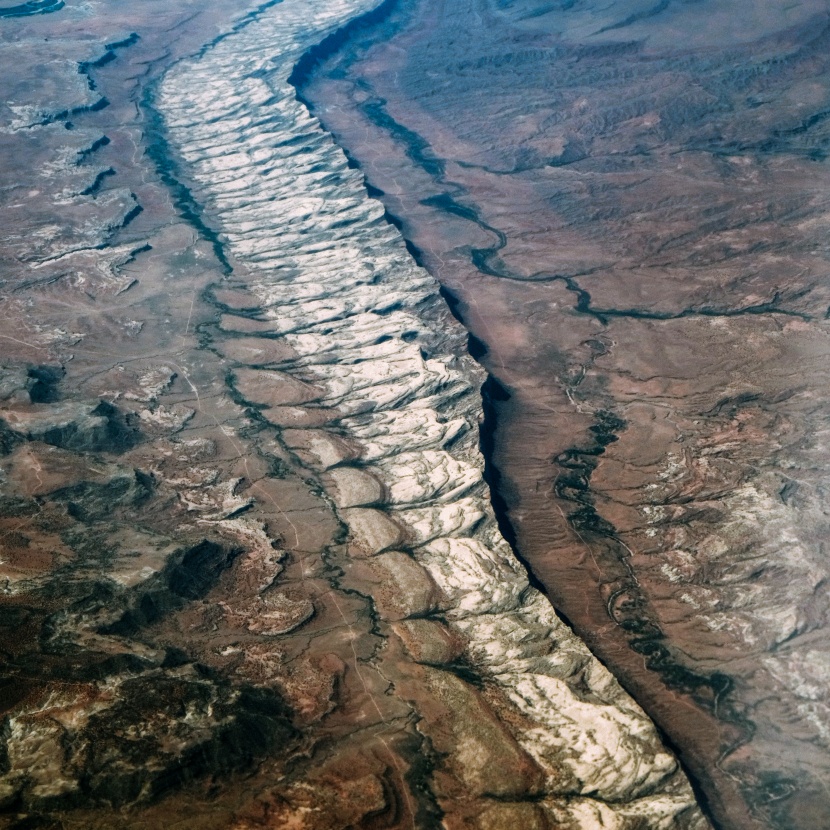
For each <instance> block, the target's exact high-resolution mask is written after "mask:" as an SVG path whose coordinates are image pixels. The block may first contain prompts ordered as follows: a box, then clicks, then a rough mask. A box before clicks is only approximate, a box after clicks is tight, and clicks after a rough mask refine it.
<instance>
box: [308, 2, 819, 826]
mask: <svg viewBox="0 0 830 830" xmlns="http://www.w3.org/2000/svg"><path fill="white" fill-rule="evenodd" d="M829 23H830V21H828V16H827V8H826V4H824V3H820V2H811V1H810V0H807V1H805V2H797V3H789V2H787V3H784V2H781V3H778V2H771V3H764V4H759V3H756V2H749V0H747V2H737V3H722V2H717V0H704V2H696V3H684V2H679V0H678V1H677V2H660V3H652V2H640V0H630V1H629V2H618V3H610V4H609V3H594V2H579V3H573V2H555V3H542V2H536V0H519V1H518V2H512V3H507V2H500V1H499V0H458V2H453V3H449V2H446V3H442V2H421V0H401V2H399V3H397V4H390V5H389V6H388V7H387V14H386V15H385V16H384V17H383V19H379V20H377V21H375V25H374V27H372V28H367V29H366V30H365V31H363V32H357V33H354V35H353V36H352V37H351V38H350V39H349V40H348V41H346V42H344V43H342V44H340V51H339V52H337V53H333V52H332V53H331V54H330V55H329V57H330V58H331V62H330V63H329V64H328V65H326V66H325V67H324V68H323V69H322V70H321V71H320V72H319V73H318V74H317V75H316V76H314V77H309V78H308V79H307V80H308V81H309V83H307V84H306V87H305V88H304V91H303V95H304V96H305V97H306V98H307V99H308V100H311V101H313V104H314V111H315V112H316V113H317V114H318V115H319V117H320V118H321V119H322V121H323V122H324V124H325V125H326V126H327V128H329V129H331V130H332V131H333V133H334V135H335V136H336V139H337V141H338V142H339V143H340V144H342V145H343V146H344V147H345V148H346V149H347V151H348V152H349V153H350V156H351V157H352V158H353V160H354V162H355V163H356V164H357V165H359V167H360V168H361V169H362V170H363V171H364V172H365V174H366V176H367V179H368V181H369V183H370V185H371V186H372V187H373V188H374V190H373V191H372V192H373V193H374V194H375V195H377V196H379V197H380V198H382V199H383V201H384V203H385V204H386V206H387V209H388V211H389V212H390V214H391V215H392V216H393V217H394V219H395V221H396V222H397V223H398V225H399V226H400V227H401V228H402V230H403V233H404V235H405V236H406V237H407V239H408V240H409V242H410V245H411V247H412V249H413V250H416V251H417V252H419V256H420V258H421V261H422V262H423V263H424V264H426V265H427V266H428V267H429V269H430V270H431V271H432V273H434V274H435V275H436V276H437V277H438V278H439V279H440V281H441V282H442V283H443V285H444V286H445V290H446V293H447V295H448V297H449V299H450V301H451V302H452V303H453V305H454V307H455V309H456V312H457V313H458V314H459V315H460V316H461V317H462V318H463V320H464V322H465V324H466V325H467V326H469V328H470V329H471V330H472V332H473V334H474V340H473V341H472V344H473V350H474V352H475V354H476V355H477V356H478V357H479V358H480V360H481V361H482V363H483V364H484V366H485V367H486V369H487V371H488V372H489V373H490V375H491V378H492V379H491V381H489V382H488V384H487V386H486V388H485V389H486V392H487V401H486V403H487V406H488V411H489V413H490V417H489V419H488V430H487V433H486V436H485V437H486V438H487V440H488V441H489V442H490V443H489V447H490V450H489V452H490V457H491V460H492V462H493V468H492V480H493V482H494V483H495V484H496V485H497V496H498V498H499V499H500V505H501V509H502V510H503V512H504V516H505V518H506V519H508V520H509V525H510V528H511V529H512V532H513V533H514V534H515V541H516V546H517V550H518V551H519V553H520V554H521V556H522V557H523V558H524V559H525V560H526V561H527V562H528V563H529V566H530V568H531V570H532V572H533V573H534V574H535V575H536V577H537V578H538V579H539V580H540V582H541V583H542V584H543V586H544V589H545V591H546V593H547V594H548V595H549V596H550V597H551V599H552V600H553V602H554V605H555V606H556V607H557V609H559V610H561V611H562V612H563V613H564V614H565V615H566V616H567V618H568V619H569V620H570V621H571V622H572V623H573V625H574V626H575V628H576V630H577V631H578V632H579V633H580V634H581V635H582V636H583V637H584V638H585V639H586V640H587V641H588V643H589V645H590V646H591V648H592V649H593V650H594V651H595V652H596V653H597V654H599V655H600V656H601V657H602V659H603V660H604V661H605V662H606V664H607V665H608V666H609V667H611V668H612V670H613V671H614V672H615V673H616V674H617V676H618V677H619V678H621V680H622V681H623V683H624V684H625V685H626V687H627V688H628V689H629V690H630V691H631V692H632V693H633V694H634V696H635V697H636V698H637V699H638V701H639V702H640V703H641V704H642V705H643V706H644V707H645V708H646V710H647V711H648V712H649V713H650V714H651V716H652V717H653V718H654V719H655V720H656V721H657V722H658V723H659V725H660V726H661V727H662V728H663V730H664V731H665V733H666V734H667V735H668V736H669V737H670V738H671V740H672V742H673V743H674V745H675V746H677V747H678V748H679V751H680V754H681V757H682V758H683V759H685V761H686V763H687V765H688V768H689V769H690V771H691V772H692V773H693V776H694V777H695V778H696V780H697V782H698V783H699V785H700V787H701V788H702V789H703V790H704V791H705V793H706V797H707V800H708V803H709V807H710V809H711V812H712V814H713V816H714V818H715V820H716V823H717V824H718V826H720V827H723V828H781V830H795V829H796V828H814V827H817V826H822V825H823V824H824V823H826V821H827V816H828V815H830V800H828V790H827V781H828V780H830V744H829V743H828V736H830V732H828V725H830V708H829V707H830V697H828V692H827V688H828V686H827V679H828V677H830V652H828V646H827V625H828V594H827V585H828V577H829V576H830V569H828V563H827V557H826V551H825V539H826V536H827V531H828V524H827V512H826V492H827V488H826V477H827V465H828V455H827V442H826V439H825V435H826V431H827V422H828V421H827V384H828V371H827V365H828V363H827V356H828V348H830V340H828V333H829V332H828V326H830V324H829V323H828V319H827V318H828V305H829V304H830V289H829V288H828V283H827V269H828V246H827V226H828V209H827V192H828V185H829V184H830V181H829V180H828V176H829V175H830V174H828V167H827V162H826V159H827V152H828V150H827V148H828V144H829V143H830V133H828V124H830V120H828V112H830V71H829V70H830V68H829V67H828V59H827V54H828V49H827V46H828V38H830V26H829V25H828V24H829Z"/></svg>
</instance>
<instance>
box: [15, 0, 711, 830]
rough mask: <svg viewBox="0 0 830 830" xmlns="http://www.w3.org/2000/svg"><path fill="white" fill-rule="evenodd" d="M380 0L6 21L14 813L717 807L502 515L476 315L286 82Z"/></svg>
mask: <svg viewBox="0 0 830 830" xmlns="http://www.w3.org/2000/svg"><path fill="white" fill-rule="evenodd" d="M375 6H376V4H375V3H374V2H367V0H348V2H345V1H343V0H340V2H323V0H313V2H300V0H284V2H282V3H266V4H263V5H261V6H259V7H257V8H251V9H249V10H247V11H245V12H244V13H243V11H242V10H241V9H240V8H239V7H238V4H232V3H229V2H228V3H224V2H221V0H217V2H210V3H199V4H195V3H192V4H191V3H177V4H173V5H172V6H171V5H170V4H161V3H155V2H152V0H150V2H146V3H143V4H141V5H140V6H136V4H126V3H119V2H107V3H104V2H89V3H72V2H67V3H66V5H62V4H60V3H40V4H33V5H30V6H28V7H27V8H28V9H29V11H31V12H32V13H31V14H25V15H21V14H18V13H17V11H15V12H14V13H10V14H9V15H7V16H5V17H3V19H2V21H0V34H1V35H2V40H0V60H2V61H3V65H4V67H6V68H7V75H6V78H7V80H6V84H7V94H6V103H5V105H4V114H3V126H2V132H0V141H2V143H3V148H4V151H5V152H4V159H5V163H4V164H3V166H2V170H0V176H2V179H3V180H2V191H1V192H2V194H3V195H2V200H3V201H2V205H0V210H2V213H3V227H4V245H3V250H2V261H0V268H2V276H1V277H0V278H2V281H3V282H2V285H3V291H2V323H0V342H2V376H1V377H0V398H2V409H0V418H1V419H2V420H0V452H2V457H0V462H2V465H1V466H2V478H0V508H1V512H0V533H1V534H2V537H0V544H2V559H1V560H0V628H2V639H0V652H2V683H0V702H2V709H3V714H2V716H3V720H2V727H0V826H3V827H8V828H14V830H22V829H23V828H37V827H43V828H66V829H67V830H69V828H108V829H109V828H122V827H123V828H162V827H165V828H167V827H171V826H172V827H180V828H200V830H202V829H206V828H232V829H233V830H249V829H250V828H268V827H270V828H304V829H307V830H329V828H344V830H345V828H347V827H361V828H363V827H365V828H433V827H446V828H448V829H449V830H454V828H459V829H460V828H482V829H483V830H500V828H514V827H517V826H519V827H522V828H539V829H540V830H546V829H547V828H574V830H577V829H579V830H582V828H592V827H597V828H598V827H605V828H617V830H635V828H642V827H648V828H665V829H666V830H669V828H688V830H703V828H706V827H708V826H709V824H708V821H707V819H706V818H704V816H703V814H702V813H701V811H700V809H699V807H698V805H697V804H696V801H695V797H694V794H693V792H692V789H691V787H690V784H689V782H688V780H687V778H686V776H685V774H684V772H683V770H682V769H681V767H680V765H679V764H678V761H677V759H676V757H675V755H674V754H673V752H672V751H671V750H670V749H668V748H667V747H666V745H665V744H664V742H663V740H662V739H661V737H660V735H659V734H658V732H657V730H656V729H655V727H654V725H653V724H652V723H651V721H650V720H649V718H648V717H647V716H646V715H645V714H644V712H643V711H642V709H641V708H640V707H639V705H638V704H637V703H636V702H635V701H634V700H633V699H632V698H631V697H630V696H629V695H628V694H627V693H626V692H625V691H624V690H623V689H622V687H621V686H620V685H619V684H618V683H617V681H616V680H615V679H614V678H613V676H612V675H611V674H610V673H609V672H608V670H607V669H605V668H604V667H603V666H602V665H601V664H600V663H599V661H598V660H597V659H596V658H595V657H593V656H592V655H591V653H590V652H589V651H588V649H587V648H586V646H585V645H584V643H583V642H582V641H581V640H579V639H578V637H577V636H576V635H575V634H574V633H573V632H572V630H571V629H570V628H569V627H568V626H567V625H566V624H565V623H564V622H563V621H562V620H561V619H560V618H559V617H558V616H557V615H556V613H555V612H554V610H553V608H552V606H551V604H550V603H549V601H548V600H547V599H546V598H545V597H544V596H543V595H542V593H540V592H539V590H537V588H535V587H533V586H532V585H531V584H530V582H529V578H528V575H527V572H526V570H525V569H524V567H523V565H522V564H521V563H520V561H519V560H518V559H517V558H516V556H515V555H514V553H513V551H512V550H511V548H510V545H509V544H508V543H507V541H505V539H504V537H503V535H502V532H501V530H500V528H499V526H498V523H497V521H496V517H495V515H494V512H493V509H492V506H491V503H490V501H491V493H490V491H489V489H488V485H487V483H486V481H485V472H486V471H485V467H484V461H483V457H482V454H481V452H480V448H479V444H480V436H479V428H480V424H481V421H482V397H481V387H482V384H483V383H485V380H486V376H485V375H484V373H483V371H482V370H481V368H480V367H479V365H478V364H477V363H476V362H475V361H474V360H473V359H472V357H471V356H470V355H469V354H468V337H467V332H466V331H465V330H464V329H463V328H462V327H461V326H460V325H459V323H458V322H457V321H456V320H455V319H454V318H453V317H452V315H451V313H450V310H449V308H448V306H447V304H446V302H445V301H444V299H442V298H441V297H440V296H439V293H438V284H437V283H436V282H435V281H434V280H433V278H432V277H431V276H430V275H429V274H428V273H427V272H426V271H425V270H424V269H423V268H421V267H419V266H418V265H417V264H416V263H415V261H414V259H413V256H412V253H411V251H410V249H409V248H408V247H407V245H406V244H405V242H404V240H403V238H402V237H401V235H400V233H399V232H398V230H397V229H396V227H395V226H394V224H392V223H391V222H390V221H389V217H388V215H387V214H386V212H385V209H384V207H383V205H382V204H381V203H380V202H379V201H377V200H375V199H373V198H370V196H369V194H368V193H367V190H366V188H365V186H364V179H363V175H362V173H360V172H359V171H357V170H355V169H353V167H352V166H351V165H350V164H349V162H348V160H347V158H346V156H345V155H344V153H343V151H342V150H341V149H340V148H339V147H338V145H337V144H335V142H334V141H333V140H332V138H331V136H330V135H329V134H328V133H327V132H326V131H325V130H324V129H323V128H322V127H321V125H320V123H319V122H318V120H317V119H316V118H315V117H313V116H311V115H310V114H309V112H308V110H307V108H306V106H305V104H304V103H303V102H302V101H300V100H297V97H296V86H295V85H297V84H301V82H302V81H303V79H304V78H305V77H306V74H307V73H308V72H310V71H311V70H312V69H313V68H314V64H315V62H316V60H317V57H318V52H317V51H316V49H317V48H318V46H319V44H321V43H323V44H328V45H327V46H324V51H325V50H327V49H331V48H332V46H333V45H334V44H339V43H341V42H343V41H344V40H347V39H348V38H349V37H351V35H352V34H354V33H355V32H360V31H364V30H365V27H366V26H367V25H369V24H371V23H372V21H373V20H375V19H376V17H377V15H378V13H379V12H378V10H377V9H376V8H375ZM383 13H385V12H384V10H383V9H381V11H380V14H381V16H382V14H383ZM289 79H291V82H289ZM476 350H477V349H476V346H475V343H473V352H474V353H475V352H476ZM485 437H486V435H485ZM485 444H486V440H485ZM488 475H489V474H488Z"/></svg>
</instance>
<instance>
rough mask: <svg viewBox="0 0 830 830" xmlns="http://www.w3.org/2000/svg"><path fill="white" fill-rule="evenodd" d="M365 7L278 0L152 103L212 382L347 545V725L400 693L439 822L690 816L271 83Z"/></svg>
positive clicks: (368, 224)
mask: <svg viewBox="0 0 830 830" xmlns="http://www.w3.org/2000/svg"><path fill="white" fill-rule="evenodd" d="M370 9H371V4H370V3H363V4H357V3H317V4H312V5H309V4H307V3H306V4H303V3H299V2H290V1H289V2H284V3H282V4H280V5H279V6H277V7H275V8H274V9H273V10H271V11H268V12H266V13H264V14H262V15H261V16H260V17H259V18H258V19H257V21H256V24H255V25H250V26H248V27H246V28H245V29H244V30H242V31H240V32H239V33H237V34H236V35H234V36H233V37H230V38H227V39H225V40H223V41H221V42H220V43H218V44H216V45H215V46H214V47H213V48H211V49H209V50H208V51H206V52H205V53H204V54H203V55H201V56H199V57H198V58H196V59H193V60H187V61H184V62H182V63H180V64H179V65H177V67H176V68H175V69H174V70H173V71H171V72H170V73H169V74H168V75H167V77H166V78H165V80H164V83H163V84H162V86H161V89H160V91H159V95H158V99H157V104H158V107H159V108H160V111H161V112H162V113H163V116H164V120H165V124H166V126H167V129H168V130H169V133H170V136H171V140H172V143H173V144H174V146H175V147H176V149H177V152H178V154H179V156H180V158H181V161H182V164H183V169H184V170H186V172H187V176H188V177H189V179H190V180H191V182H190V183H191V190H192V192H193V193H194V195H195V198H196V199H197V200H198V201H199V202H200V203H201V204H202V205H203V206H204V208H205V211H206V214H207V215H208V216H209V217H210V219H211V220H212V221H213V222H215V224H216V226H217V227H218V228H219V229H220V237H219V238H220V239H221V241H222V243H223V245H224V250H225V251H226V254H227V256H228V259H229V262H230V263H231V266H232V268H233V273H232V276H231V278H230V279H229V282H228V288H227V289H226V290H225V291H224V293H220V292H217V299H218V300H219V301H220V302H224V303H225V305H226V307H227V309H228V311H229V313H233V311H234V310H236V311H237V313H240V312H241V315H240V316H238V317H236V318H233V319H230V318H229V319H230V322H229V323H227V328H228V329H230V330H233V329H236V330H237V331H240V330H245V331H246V332H249V331H251V330H257V331H258V332H259V336H258V337H254V336H252V335H251V334H249V333H246V336H244V337H241V336H240V337H239V338H237V339H228V340H227V341H226V345H225V346H224V348H226V349H228V350H230V351H232V352H233V353H234V355H235V356H237V360H238V362H239V363H241V364H247V368H241V367H240V368H236V369H234V377H233V385H234V388H235V389H236V390H237V392H238V393H239V395H240V396H241V397H242V398H243V399H244V400H245V401H247V402H248V403H249V405H251V406H252V407H253V408H254V410H255V411H256V413H257V417H259V418H262V419H264V421H266V422H268V423H269V424H272V425H273V426H274V428H275V431H276V432H277V433H278V434H279V435H280V436H281V438H282V440H284V441H285V442H286V444H287V446H289V447H291V448H292V449H293V450H294V452H295V453H296V454H297V455H298V456H299V457H301V458H302V460H303V462H304V463H305V464H306V465H308V467H309V469H310V470H312V471H313V473H314V475H315V477H317V478H318V480H319V481H320V482H321V484H322V487H323V490H324V493H325V498H326V500H327V501H328V502H330V503H331V504H333V506H334V508H335V510H336V513H337V515H338V518H339V520H340V521H341V522H342V523H343V526H344V527H345V528H346V529H347V531H348V541H347V543H346V546H345V550H344V551H343V552H341V553H340V554H339V555H338V557H337V560H336V562H337V566H338V567H339V568H340V569H342V574H341V575H340V576H339V577H337V583H338V586H339V587H340V589H341V590H346V591H348V592H355V593H356V594H359V595H360V596H362V597H364V598H366V599H367V600H368V601H369V605H368V606H367V611H368V613H370V614H371V615H372V617H373V618H374V620H375V631H376V634H378V635H380V637H381V638H382V640H383V641H384V643H385V645H384V646H383V647H380V648H379V650H378V651H377V653H375V654H374V655H373V656H372V658H371V659H369V660H364V659H358V660H357V661H356V662H355V663H354V664H353V669H354V671H356V672H357V673H358V674H360V673H364V672H365V673H369V674H371V675H373V676H374V675H375V674H378V675H379V676H380V678H381V680H380V681H379V682H377V683H374V682H371V683H366V690H367V694H368V695H369V696H370V698H371V700H372V707H373V708H374V709H375V711H374V712H372V713H370V714H369V715H368V721H369V722H370V723H374V724H375V727H374V728H376V729H378V728H379V729H380V730H381V731H380V732H378V739H377V740H378V741H379V742H383V743H384V744H385V743H386V742H387V741H389V740H391V738H390V737H389V734H390V732H391V734H394V729H395V728H400V727H391V729H390V726H389V725H387V723H386V722H387V716H386V714H385V708H386V706H385V704H384V700H383V698H384V697H387V696H389V695H390V694H391V695H393V696H394V697H396V698H399V699H403V700H406V701H407V705H408V706H409V707H411V709H410V715H409V717H410V718H411V717H414V718H415V719H416V721H417V723H418V727H417V728H418V731H419V732H421V733H422V734H424V735H425V736H426V737H427V738H428V740H429V742H430V744H431V745H432V747H433V750H434V751H435V752H437V753H439V755H440V756H441V757H442V759H443V760H442V761H441V763H440V764H439V765H438V766H439V768H438V771H437V772H436V774H435V776H434V778H433V787H434V790H433V792H434V794H435V797H436V799H437V803H438V805H439V807H440V809H441V810H442V811H444V812H446V814H447V821H448V824H449V825H453V826H455V824H456V822H457V821H458V817H459V816H460V815H466V818H465V819H464V821H467V820H474V821H475V822H477V824H478V825H479V826H487V827H497V826H507V824H509V823H511V822H515V821H520V820H521V818H522V817H525V818H526V820H528V821H530V824H528V825H526V826H536V825H537V824H538V826H545V825H546V824H549V823H550V822H553V823H554V825H555V826H566V825H568V826H570V825H571V824H573V825H574V826H579V827H583V828H584V827H590V826H615V827H627V826H634V825H635V824H638V823H641V822H643V821H645V822H646V823H647V824H648V826H649V827H660V826H666V827H670V826H671V827H677V826H703V825H704V822H703V821H702V819H701V818H700V816H699V813H698V812H697V810H696V808H694V807H693V806H692V798H691V794H690V791H689V789H688V785H687V784H686V783H685V781H684V779H683V777H682V774H681V773H680V772H679V771H678V769H677V765H676V762H675V761H674V759H673V758H672V757H671V756H670V755H669V754H668V753H667V752H666V751H665V750H664V749H663V748H662V747H661V746H660V743H659V740H658V739H657V736H656V734H655V732H654V730H653V728H652V727H651V725H650V724H649V723H648V722H647V720H646V719H645V718H644V716H643V715H642V713H641V712H640V711H639V709H638V708H637V707H636V705H635V704H634V703H633V702H632V701H631V700H630V699H629V698H628V697H627V696H626V695H625V694H624V693H623V692H622V690H621V689H620V688H619V686H617V684H616V683H615V682H614V681H613V679H612V678H611V677H610V675H609V674H608V673H607V671H605V669H603V668H602V667H601V666H600V665H599V663H597V661H596V660H595V659H593V658H592V657H591V656H590V655H589V653H588V652H587V651H586V650H585V648H584V647H583V646H582V645H581V643H579V642H578V641H577V640H576V638H575V637H574V636H573V635H572V633H571V632H570V631H569V630H568V628H567V627H566V626H565V625H563V623H562V622H561V621H560V620H559V619H558V618H557V617H556V615H555V614H554V613H553V611H552V609H551V607H550V606H549V604H548V603H547V601H546V600H545V599H544V598H543V597H542V596H541V595H540V594H539V593H538V592H537V591H536V590H535V589H533V588H531V587H530V586H529V585H528V580H527V577H526V574H525V573H524V571H523V569H522V567H521V566H520V565H519V563H518V562H517V561H516V559H515V557H514V556H513V554H512V553H511V551H510V549H509V546H508V545H507V544H506V543H505V541H504V539H503V538H502V536H501V535H500V533H499V530H498V528H497V526H496V523H495V521H494V517H493V514H492V509H491V507H490V505H489V499H488V493H487V489H486V487H485V485H484V483H483V481H482V461H481V457H480V454H479V450H478V430H477V426H478V418H479V411H480V403H479V396H478V387H479V385H480V383H481V381H482V377H481V373H480V371H479V370H477V368H476V366H475V364H474V363H473V362H472V360H471V359H470V358H468V357H467V356H466V355H464V354H463V348H462V344H463V332H462V331H461V330H460V328H459V327H458V326H457V324H455V322H454V321H453V320H452V319H451V318H450V316H449V315H448V313H447V311H446V309H445V308H444V307H443V305H442V303H441V301H440V300H438V299H437V297H436V285H435V283H434V282H433V281H432V280H431V278H429V276H428V275H427V274H426V273H425V272H424V271H422V270H421V269H420V268H418V267H416V266H415V264H414V263H413V261H412V259H411V257H410V256H409V254H408V252H407V251H406V249H405V246H404V244H403V240H402V239H401V237H400V236H399V234H398V232H397V231H396V230H395V229H394V227H392V226H391V225H390V224H388V223H387V222H386V221H385V219H384V216H383V208H382V206H381V205H380V204H379V203H378V202H375V201H373V200H371V199H369V198H367V195H366V192H365V189H364V187H363V183H362V177H361V175H360V174H359V173H357V172H356V171H354V170H352V169H350V167H349V165H348V164H347V160H346V158H345V156H344V155H343V153H342V151H341V150H340V149H339V148H338V147H337V146H336V145H335V144H334V143H333V142H332V140H331V138H330V137H329V136H328V135H327V134H326V133H325V132H324V131H323V130H322V129H321V128H320V126H319V123H318V122H317V121H316V119H314V118H312V117H311V116H309V114H308V112H307V110H306V109H305V107H304V106H303V105H302V104H301V103H299V102H298V101H297V99H296V97H295V90H294V89H293V88H292V87H291V86H290V85H289V84H288V83H287V80H286V79H287V78H288V76H289V74H290V72H291V69H292V66H293V65H294V63H295V62H296V61H297V60H298V59H299V58H300V56H301V55H302V53H303V51H304V50H306V49H307V48H308V47H309V46H311V45H312V44H313V43H314V42H315V41H319V40H321V39H322V38H323V37H325V36H326V35H328V34H330V33H331V32H333V31H335V30H336V29H337V28H338V27H340V26H342V25H343V24H344V23H345V22H346V21H347V20H348V19H349V18H353V17H354V16H356V15H358V14H360V13H361V12H366V11H368V10H370ZM312 24H313V25H312ZM252 358H253V359H252ZM253 367H255V368H253ZM289 541H290V540H289ZM303 567H304V568H308V569H310V570H311V571H316V569H317V568H318V564H317V563H314V562H308V563H305V564H304V565H303ZM298 624H301V623H298ZM343 633H344V636H350V635H351V631H350V630H349V629H348V628H347V629H346V630H344V632H343ZM404 654H406V655H407V656H406V657H404V656H403V655H404ZM401 661H403V662H404V663H406V662H409V661H412V662H413V663H414V664H415V665H416V666H417V670H416V669H414V668H411V669H403V670H402V665H401ZM383 678H386V679H387V682H388V685H387V686H386V687H385V688H384V685H385V684H384V683H383V682H382V679H383ZM372 707H370V708H372ZM398 717H400V716H398ZM366 725H367V727H368V726H369V723H367V724H366ZM387 730H389V732H388V731H387ZM381 734H386V735H387V737H385V738H383V739H382V738H381V737H380V736H381ZM406 763H408V764H411V763H412V760H411V759H409V760H407V761H406ZM527 799H532V802H533V803H532V805H531V803H530V802H528V801H527ZM464 803H468V805H467V806H466V807H462V805H463V804H464ZM475 815H477V816H478V818H477V819H474V816H475ZM531 817H532V818H531ZM462 823H463V822H462ZM315 826H316V825H315ZM459 826H460V825H459Z"/></svg>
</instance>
